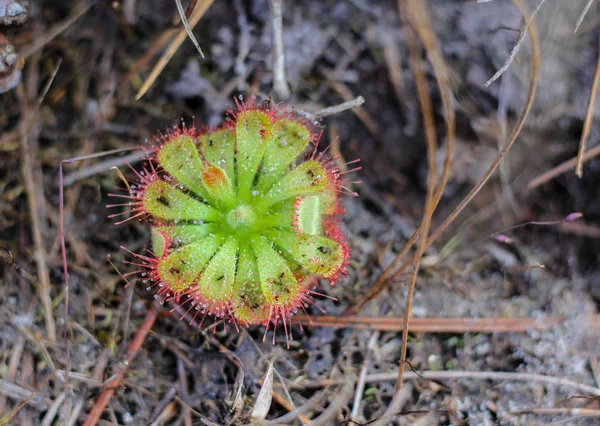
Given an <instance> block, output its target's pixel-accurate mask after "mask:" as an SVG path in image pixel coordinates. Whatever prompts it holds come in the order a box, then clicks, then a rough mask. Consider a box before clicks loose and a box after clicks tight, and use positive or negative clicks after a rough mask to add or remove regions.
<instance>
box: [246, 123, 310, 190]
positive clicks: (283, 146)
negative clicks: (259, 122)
mask: <svg viewBox="0 0 600 426" xmlns="http://www.w3.org/2000/svg"><path fill="white" fill-rule="evenodd" d="M309 143H310V131H309V130H308V129H307V128H306V126H304V125H302V124H301V123H299V122H297V121H294V120H290V119H285V118H282V119H279V120H277V121H276V122H275V124H274V125H273V137H272V138H271V142H270V143H269V146H268V148H267V151H266V152H265V156H264V158H263V164H262V169H261V174H260V178H259V181H258V185H257V186H256V189H257V190H258V191H260V192H265V191H266V190H268V189H269V188H270V187H271V186H273V184H274V183H275V182H276V181H277V180H278V179H280V178H281V175H282V173H283V172H284V171H286V170H287V169H288V167H289V166H290V165H291V164H292V162H293V161H294V160H295V159H296V158H298V156H299V155H300V154H301V153H302V151H304V149H305V148H306V146H307V145H308V144H309Z"/></svg>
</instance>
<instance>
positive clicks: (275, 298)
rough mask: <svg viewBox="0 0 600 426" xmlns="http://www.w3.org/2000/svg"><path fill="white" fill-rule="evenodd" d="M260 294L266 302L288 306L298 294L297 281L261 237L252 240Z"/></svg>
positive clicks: (284, 263) (281, 259)
mask: <svg viewBox="0 0 600 426" xmlns="http://www.w3.org/2000/svg"><path fill="white" fill-rule="evenodd" d="M252 248H253V249H254V253H255V254H256V263H257V265H258V272H259V276H260V283H261V287H262V292H263V294H264V295H265V299H266V300H267V302H269V303H272V304H273V305H275V306H289V305H290V304H291V303H292V302H293V301H294V300H296V298H297V297H298V294H299V292H300V285H299V284H298V280H297V279H296V277H295V276H294V274H293V273H292V271H291V270H290V268H289V267H288V265H287V263H286V261H285V260H284V259H283V258H282V257H281V256H280V255H279V254H278V253H277V252H276V251H275V250H274V249H273V247H271V244H269V243H268V242H267V241H266V240H265V239H263V238H262V237H259V238H254V239H253V240H252Z"/></svg>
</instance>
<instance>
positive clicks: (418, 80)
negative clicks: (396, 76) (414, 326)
mask: <svg viewBox="0 0 600 426" xmlns="http://www.w3.org/2000/svg"><path fill="white" fill-rule="evenodd" d="M419 1H420V0H404V1H403V2H402V1H401V0H398V9H399V10H402V9H403V6H404V11H405V13H401V15H402V18H403V19H402V21H403V27H404V28H405V34H406V36H405V37H406V45H407V47H408V51H409V54H408V58H409V63H410V67H411V69H412V73H413V76H414V79H415V86H416V88H417V95H418V98H419V104H420V105H421V114H422V115H423V123H424V126H425V141H426V146H427V161H428V163H429V164H428V170H429V179H428V183H427V199H426V200H425V211H424V212H423V220H422V222H421V223H422V228H423V232H422V233H421V234H422V235H421V239H420V240H419V244H418V245H417V250H416V253H415V256H414V264H413V272H412V274H411V276H410V281H409V283H408V289H407V293H406V304H405V308H404V330H402V346H401V348H400V362H399V364H398V380H397V381H396V394H398V393H399V392H400V391H401V390H402V378H403V376H404V369H405V366H406V352H407V347H408V324H409V321H410V316H411V314H412V302H413V294H414V292H415V287H416V285H417V276H418V274H419V266H420V263H421V258H422V257H423V253H425V246H426V244H427V235H429V228H430V226H431V216H432V215H433V210H434V208H435V207H434V204H433V203H434V199H433V196H434V191H435V186H436V178H437V158H436V157H437V155H436V154H437V141H436V139H437V136H436V131H435V123H434V118H433V106H432V104H431V97H430V96H429V89H428V87H427V80H426V78H425V74H424V72H423V70H422V69H421V58H420V56H419V46H418V44H417V40H416V36H415V34H414V33H413V31H415V32H416V27H417V26H420V25H427V24H429V17H428V15H427V11H426V9H425V7H424V4H423V3H422V2H421V3H418V2H419ZM409 24H410V28H409Z"/></svg>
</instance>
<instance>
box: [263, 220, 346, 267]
mask: <svg viewBox="0 0 600 426" xmlns="http://www.w3.org/2000/svg"><path fill="white" fill-rule="evenodd" d="M267 236H268V237H269V238H271V239H272V240H273V242H274V243H275V244H276V245H277V246H279V247H281V248H283V249H285V250H286V251H288V253H290V254H291V255H292V257H293V258H294V259H295V260H296V261H297V262H298V263H299V264H300V265H302V266H303V267H304V268H306V269H307V270H308V271H310V272H312V273H315V274H319V275H321V276H323V277H325V278H330V277H331V276H332V275H334V274H335V273H336V272H338V271H339V269H340V268H341V267H342V264H343V262H344V260H345V253H344V247H343V246H342V244H340V243H338V242H337V241H334V240H332V239H330V238H327V237H323V236H320V235H310V234H300V235H296V234H293V233H291V232H276V231H269V232H268V233H267Z"/></svg>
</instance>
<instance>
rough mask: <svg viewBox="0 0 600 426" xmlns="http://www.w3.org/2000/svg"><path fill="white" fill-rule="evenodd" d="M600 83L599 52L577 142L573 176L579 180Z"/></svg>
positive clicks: (581, 174)
mask: <svg viewBox="0 0 600 426" xmlns="http://www.w3.org/2000/svg"><path fill="white" fill-rule="evenodd" d="M599 83H600V52H598V61H597V62H596V71H595V72H594V80H593V81H592V91H591V93H590V98H589V100H588V104H587V110H586V112H585V121H584V122H583V131H582V132H581V140H580V141H579V152H578V153H577V167H576V168H575V174H576V175H577V176H578V177H579V178H580V179H581V177H582V176H583V153H584V151H585V144H586V142H587V138H588V136H589V135H590V131H591V130H592V122H593V121H594V108H595V107H596V94H597V93H598V84H599Z"/></svg>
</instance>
